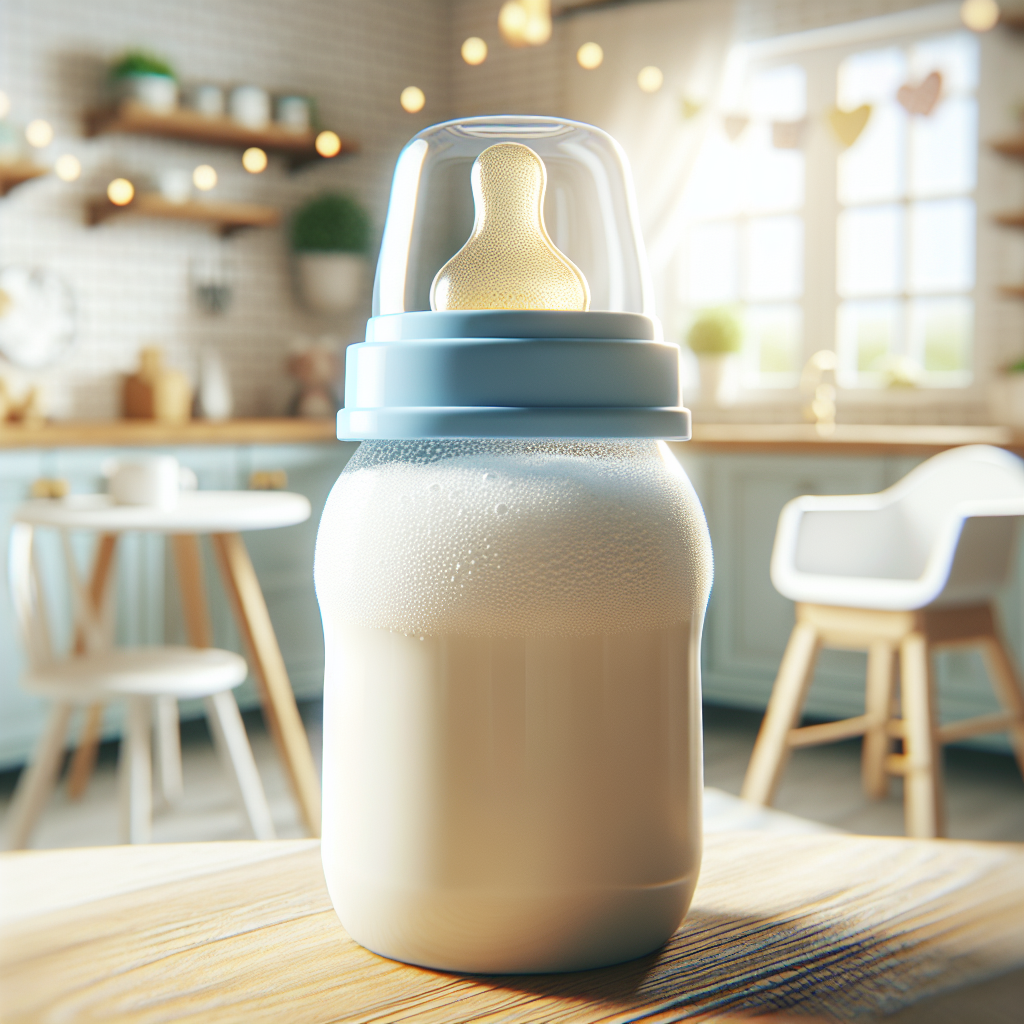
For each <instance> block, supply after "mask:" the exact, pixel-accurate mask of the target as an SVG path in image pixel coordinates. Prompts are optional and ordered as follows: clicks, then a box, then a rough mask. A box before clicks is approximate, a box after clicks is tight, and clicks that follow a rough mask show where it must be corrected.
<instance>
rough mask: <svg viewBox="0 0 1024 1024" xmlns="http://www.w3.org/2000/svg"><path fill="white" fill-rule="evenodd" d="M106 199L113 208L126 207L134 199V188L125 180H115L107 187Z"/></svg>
mask: <svg viewBox="0 0 1024 1024" xmlns="http://www.w3.org/2000/svg"><path fill="white" fill-rule="evenodd" d="M107 198H108V199H109V200H110V201H111V202H112V203H113V204H114V205H115V206H127V205H128V204H129V203H130V202H131V201H132V200H133V199H134V198H135V186H134V185H133V184H132V183H131V182H130V181H129V180H128V179H127V178H115V179H114V180H113V181H112V182H111V183H110V184H109V185H108V186H107Z"/></svg>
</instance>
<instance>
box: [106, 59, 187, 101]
mask: <svg viewBox="0 0 1024 1024" xmlns="http://www.w3.org/2000/svg"><path fill="white" fill-rule="evenodd" d="M110 82H111V85H112V86H113V87H114V92H115V95H116V96H117V98H118V99H122V100H124V99H130V100H135V101H136V102H137V103H141V104H142V105H143V106H144V107H148V108H149V109H150V110H155V111H158V112H159V113H161V114H166V113H169V112H170V111H172V110H174V108H175V107H176V106H177V105H178V79H177V76H176V75H175V73H174V70H173V68H172V67H171V66H170V64H168V63H167V61H165V60H163V59H162V58H160V57H157V56H155V55H153V54H151V53H146V52H145V51H143V50H129V51H128V52H127V53H126V54H124V55H123V56H122V57H121V58H120V59H118V60H117V61H115V63H114V64H113V65H112V66H111V68H110Z"/></svg>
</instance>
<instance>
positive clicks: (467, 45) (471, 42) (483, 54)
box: [461, 36, 487, 66]
mask: <svg viewBox="0 0 1024 1024" xmlns="http://www.w3.org/2000/svg"><path fill="white" fill-rule="evenodd" d="M461 53H462V59H463V60H464V61H465V62H466V63H467V64H472V65H474V66H475V65H477V64H483V62H484V61H485V60H487V44H486V43H485V42H484V41H483V40H482V39H481V38H480V37H479V36H470V37H469V38H468V39H467V40H466V41H465V42H464V43H463V44H462V50H461Z"/></svg>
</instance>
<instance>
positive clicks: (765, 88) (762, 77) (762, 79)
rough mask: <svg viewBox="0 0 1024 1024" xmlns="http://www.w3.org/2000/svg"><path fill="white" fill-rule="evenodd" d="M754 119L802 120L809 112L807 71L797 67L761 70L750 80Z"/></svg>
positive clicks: (751, 108)
mask: <svg viewBox="0 0 1024 1024" xmlns="http://www.w3.org/2000/svg"><path fill="white" fill-rule="evenodd" d="M748 108H749V110H750V115H751V117H755V118H758V119H760V120H765V121H799V120H800V118H802V117H803V116H804V115H805V114H806V113H807V72H806V71H804V69H803V68H802V67H800V66H799V65H797V64H786V65H785V66H783V67H779V68H769V69H768V70H767V71H761V72H758V73H757V74H755V75H754V76H753V77H752V78H751V79H750V102H749V104H748Z"/></svg>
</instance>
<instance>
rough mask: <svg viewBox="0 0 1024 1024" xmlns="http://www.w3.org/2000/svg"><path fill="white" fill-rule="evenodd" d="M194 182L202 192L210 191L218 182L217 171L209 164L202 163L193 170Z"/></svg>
mask: <svg viewBox="0 0 1024 1024" xmlns="http://www.w3.org/2000/svg"><path fill="white" fill-rule="evenodd" d="M192 184H193V185H195V187H196V188H197V189H199V191H200V192H209V191H210V189H211V188H213V187H214V186H215V185H216V184H217V172H216V171H215V170H214V169H213V168H212V167H211V166H210V165H209V164H200V165H199V166H198V167H197V168H196V169H195V170H194V171H193V172H192Z"/></svg>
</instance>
